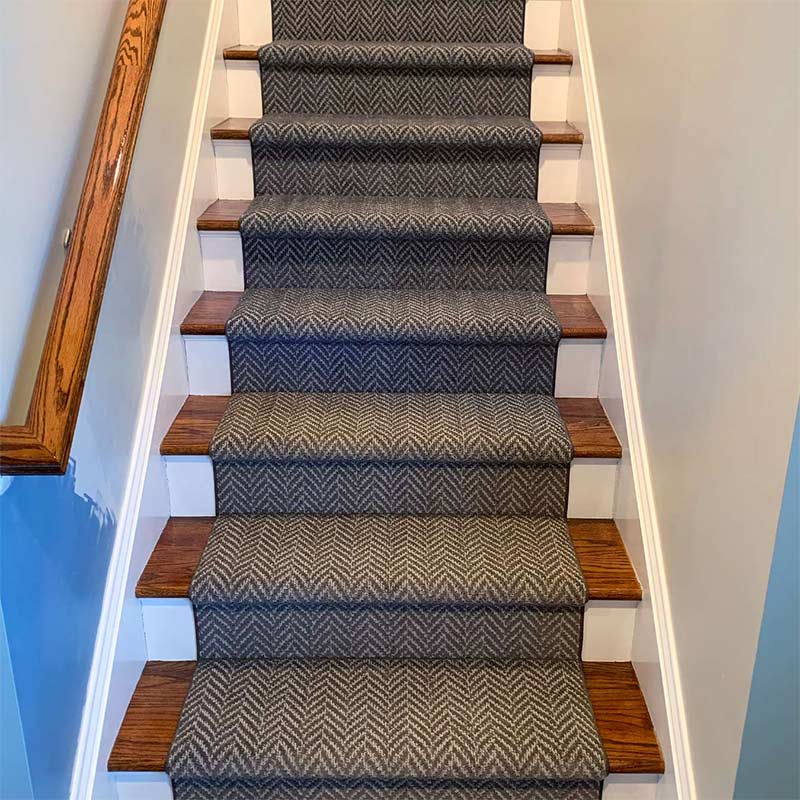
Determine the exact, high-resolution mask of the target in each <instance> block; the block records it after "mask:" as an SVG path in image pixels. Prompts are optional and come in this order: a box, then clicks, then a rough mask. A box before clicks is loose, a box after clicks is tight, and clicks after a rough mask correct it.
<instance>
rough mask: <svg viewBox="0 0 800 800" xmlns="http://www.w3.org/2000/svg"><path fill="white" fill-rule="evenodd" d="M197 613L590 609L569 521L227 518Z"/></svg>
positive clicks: (219, 528)
mask: <svg viewBox="0 0 800 800" xmlns="http://www.w3.org/2000/svg"><path fill="white" fill-rule="evenodd" d="M191 596H192V602H193V603H194V605H195V607H200V606H206V605H218V604H225V605H237V606H245V605H246V606H254V605H255V606H259V607H262V608H266V607H272V608H277V607H280V608H281V609H282V610H283V611H285V610H286V607H288V606H294V607H301V608H304V609H305V608H310V607H313V608H315V609H319V608H321V607H323V606H324V607H335V608H336V609H344V608H349V609H353V608H355V607H358V608H359V609H361V610H364V609H365V608H373V609H376V608H381V609H388V608H389V607H391V608H392V609H399V608H404V609H413V610H419V609H422V608H429V609H430V608H441V607H445V606H446V607H448V608H449V609H451V610H456V609H462V610H479V609H480V610H488V609H497V610H500V609H520V608H523V607H527V608H533V607H535V608H538V609H555V610H561V609H565V608H582V607H583V605H584V604H585V602H586V596H585V587H584V584H583V581H582V577H581V571H580V567H579V565H578V562H577V559H576V558H575V555H574V553H573V551H572V548H571V547H570V538H569V533H568V531H567V525H566V522H565V521H564V520H560V519H550V518H537V517H510V516H509V517H478V516H474V517H458V516H454V517H444V516H428V517H421V516H391V517H385V516H374V515H373V516H349V515H316V516H311V515H302V514H297V515H294V514H293V515H286V514H281V515H264V516H251V515H246V516H245V515H231V516H224V517H219V518H218V519H217V520H216V527H215V530H214V532H213V533H212V535H211V539H210V541H209V551H208V553H207V554H206V558H204V559H203V561H202V564H201V565H200V568H199V570H198V572H197V573H196V575H195V581H194V585H193V586H192V592H191Z"/></svg>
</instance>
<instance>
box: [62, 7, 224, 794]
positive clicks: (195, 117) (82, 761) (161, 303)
mask: <svg viewBox="0 0 800 800" xmlns="http://www.w3.org/2000/svg"><path fill="white" fill-rule="evenodd" d="M223 4H224V0H212V4H211V10H210V13H209V22H208V26H207V29H206V38H205V41H204V44H203V53H202V61H201V64H202V66H201V75H200V79H199V81H198V83H197V90H196V93H195V97H194V105H193V112H192V117H191V122H190V126H189V130H188V132H187V140H186V149H185V159H184V163H183V168H182V172H181V178H180V183H179V188H178V195H177V202H176V206H175V214H174V217H173V225H172V230H171V236H170V245H169V250H168V254H167V259H166V263H165V265H164V280H163V284H162V287H161V292H160V296H159V299H158V313H157V316H156V323H155V331H154V336H153V343H152V348H151V352H150V357H149V361H148V368H147V373H146V375H145V377H144V381H143V385H142V394H141V397H140V405H139V413H138V419H137V424H136V434H135V437H134V444H133V448H132V455H131V461H130V466H129V470H128V479H127V483H126V489H125V495H124V498H123V501H122V505H121V512H120V516H119V521H118V524H117V532H116V538H115V542H114V548H113V551H112V554H111V559H110V562H109V570H108V576H107V579H106V586H105V591H104V596H103V607H102V611H101V615H100V622H99V625H98V632H97V639H96V641H95V649H94V655H93V658H92V666H91V671H90V674H89V681H88V685H87V692H86V703H85V706H84V710H83V715H82V719H81V729H80V734H79V739H78V744H77V749H76V754H75V761H74V765H73V773H72V780H71V785H70V798H71V800H87V798H91V797H93V796H94V791H95V776H96V773H97V766H98V759H99V754H100V744H101V740H102V735H103V727H104V721H105V716H106V707H107V702H108V692H109V686H110V682H111V674H112V670H113V666H114V661H115V655H116V650H117V641H118V635H119V630H120V624H121V620H122V611H123V606H124V604H125V599H126V587H127V585H128V579H129V571H130V563H131V554H132V552H133V546H134V539H135V534H136V529H137V523H138V519H139V508H140V503H141V498H142V491H143V488H144V482H145V477H146V474H147V466H148V463H149V459H150V455H151V448H152V442H153V432H154V427H155V421H156V414H157V409H158V401H159V397H160V393H161V383H162V378H163V373H164V364H165V361H166V356H167V347H168V342H169V336H170V328H171V326H172V321H173V315H174V310H175V297H176V293H177V287H178V281H179V277H180V268H181V262H182V258H183V248H184V244H185V241H186V231H187V228H188V226H189V225H190V212H191V206H192V195H193V190H194V181H195V173H196V166H197V159H198V155H199V152H200V142H201V137H202V134H203V129H204V123H205V108H206V103H207V99H208V91H209V87H210V82H211V73H212V69H213V63H214V55H215V49H216V43H217V38H218V36H219V24H220V20H221V16H222V8H223ZM167 13H169V10H168V11H167ZM145 113H147V109H145Z"/></svg>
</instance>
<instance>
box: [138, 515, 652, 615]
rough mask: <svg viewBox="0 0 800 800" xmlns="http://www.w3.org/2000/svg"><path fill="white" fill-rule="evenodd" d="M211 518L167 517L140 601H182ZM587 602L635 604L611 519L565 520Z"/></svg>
mask: <svg viewBox="0 0 800 800" xmlns="http://www.w3.org/2000/svg"><path fill="white" fill-rule="evenodd" d="M213 525H214V518H213V517H172V519H170V520H169V521H168V522H167V524H166V526H165V527H164V530H163V531H162V533H161V537H160V538H159V540H158V542H157V543H156V546H155V549H154V550H153V552H152V554H151V556H150V560H149V561H148V562H147V566H146V567H145V568H144V571H143V572H142V575H141V577H140V578H139V583H138V584H137V586H136V596H137V597H140V598H154V597H160V598H186V597H188V596H189V587H190V586H191V583H192V578H193V577H194V573H195V572H196V571H197V566H198V564H199V563H200V556H202V554H203V550H204V549H205V546H206V543H207V542H208V537H209V536H210V535H211V528H212V527H213ZM569 532H570V536H571V537H572V543H573V545H574V546H575V552H576V553H577V554H578V562H579V563H580V565H581V570H582V571H583V576H584V579H585V581H586V586H587V588H588V590H589V599H590V600H641V599H642V589H641V587H640V586H639V581H638V580H637V579H636V573H635V572H634V571H633V566H632V564H631V562H630V559H629V558H628V553H627V551H626V550H625V545H624V544H623V542H622V538H621V537H620V535H619V531H618V530H617V526H616V525H615V524H614V522H613V521H612V520H602V519H585V520H581V519H578V520H569Z"/></svg>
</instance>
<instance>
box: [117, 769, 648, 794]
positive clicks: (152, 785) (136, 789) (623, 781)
mask: <svg viewBox="0 0 800 800" xmlns="http://www.w3.org/2000/svg"><path fill="white" fill-rule="evenodd" d="M660 777H661V776H659V775H610V776H609V777H608V778H607V779H606V781H605V783H604V786H603V800H656V791H657V789H658V781H659V779H660ZM113 781H114V786H115V789H116V792H117V795H116V796H117V800H173V797H174V795H173V794H172V784H171V783H170V780H169V777H168V776H167V774H166V773H165V772H117V773H114V775H113Z"/></svg>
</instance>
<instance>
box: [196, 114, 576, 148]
mask: <svg viewBox="0 0 800 800" xmlns="http://www.w3.org/2000/svg"><path fill="white" fill-rule="evenodd" d="M256 122H258V120H257V119H256V118H255V117H229V118H228V119H226V120H224V121H223V122H220V123H219V125H215V126H214V127H213V128H212V129H211V138H212V139H214V140H215V141H239V142H242V141H244V142H249V141H250V128H251V127H252V126H253V124H254V123H256ZM536 125H537V127H538V128H539V130H540V131H541V132H542V144H582V143H583V133H582V132H581V131H579V130H578V129H577V128H576V127H575V126H574V125H570V124H569V122H537V123H536Z"/></svg>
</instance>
